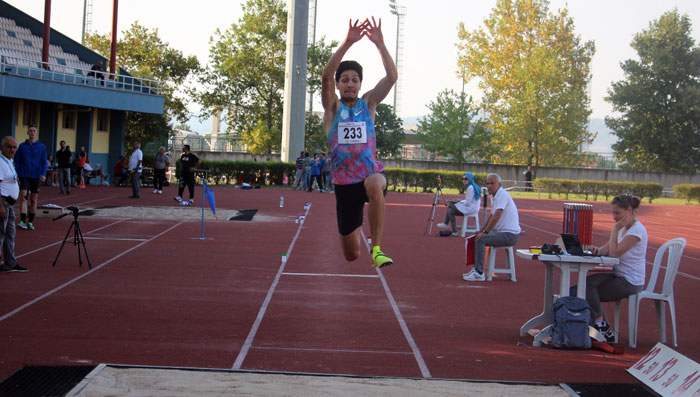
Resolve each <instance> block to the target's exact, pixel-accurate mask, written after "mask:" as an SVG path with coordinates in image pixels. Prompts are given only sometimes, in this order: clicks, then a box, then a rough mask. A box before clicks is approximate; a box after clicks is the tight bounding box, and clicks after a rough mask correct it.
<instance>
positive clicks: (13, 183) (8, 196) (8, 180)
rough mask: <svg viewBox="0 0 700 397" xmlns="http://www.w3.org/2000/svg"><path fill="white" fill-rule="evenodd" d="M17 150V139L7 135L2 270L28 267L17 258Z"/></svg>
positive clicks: (0, 161)
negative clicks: (21, 264) (13, 160)
mask: <svg viewBox="0 0 700 397" xmlns="http://www.w3.org/2000/svg"><path fill="white" fill-rule="evenodd" d="M16 152H17V140H16V139H15V138H13V137H11V136H6V137H5V138H3V140H2V155H0V195H1V196H2V204H0V245H1V246H2V259H3V264H2V265H0V272H2V273H9V272H26V271H28V269H27V268H26V267H23V266H20V264H19V263H17V258H15V234H16V231H17V230H16V229H15V208H14V204H15V201H16V200H17V198H18V197H19V184H18V183H17V172H16V171H15V166H14V164H13V163H12V158H13V157H15V153H16Z"/></svg>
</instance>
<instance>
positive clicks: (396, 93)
mask: <svg viewBox="0 0 700 397" xmlns="http://www.w3.org/2000/svg"><path fill="white" fill-rule="evenodd" d="M396 10H397V12H396V68H397V70H398V67H399V41H400V39H399V33H400V28H401V13H400V12H398V7H397V8H396ZM398 97H399V90H398V89H397V87H396V86H394V114H396V113H397V111H398V110H397V109H396V101H397V98H398Z"/></svg>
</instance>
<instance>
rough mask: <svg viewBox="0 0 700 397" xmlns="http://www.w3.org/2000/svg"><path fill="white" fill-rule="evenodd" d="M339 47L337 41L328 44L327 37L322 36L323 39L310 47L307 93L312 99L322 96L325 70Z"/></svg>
mask: <svg viewBox="0 0 700 397" xmlns="http://www.w3.org/2000/svg"><path fill="white" fill-rule="evenodd" d="M337 46H338V42H337V41H335V40H332V41H331V42H330V43H328V44H326V37H325V36H321V39H319V40H318V41H317V42H316V43H314V44H313V45H310V46H309V50H308V57H307V63H306V68H307V71H306V85H307V87H306V88H307V90H306V91H307V93H308V94H309V96H310V97H313V96H314V95H320V93H321V75H322V74H323V68H324V67H325V66H326V64H327V63H328V60H329V59H331V56H333V53H334V52H335V51H334V48H335V47H337Z"/></svg>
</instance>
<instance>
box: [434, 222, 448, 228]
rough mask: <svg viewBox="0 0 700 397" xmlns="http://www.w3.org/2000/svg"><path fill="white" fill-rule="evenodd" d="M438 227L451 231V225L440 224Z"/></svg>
mask: <svg viewBox="0 0 700 397" xmlns="http://www.w3.org/2000/svg"><path fill="white" fill-rule="evenodd" d="M437 227H439V228H440V229H449V228H450V225H448V224H447V223H438V224H437Z"/></svg>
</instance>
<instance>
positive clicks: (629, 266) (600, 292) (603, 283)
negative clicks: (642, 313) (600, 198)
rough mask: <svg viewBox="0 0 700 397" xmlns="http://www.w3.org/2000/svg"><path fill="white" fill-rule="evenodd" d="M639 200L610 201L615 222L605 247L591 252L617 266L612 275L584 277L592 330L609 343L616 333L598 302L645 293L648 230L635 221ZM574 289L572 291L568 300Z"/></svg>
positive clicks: (621, 199) (574, 293)
mask: <svg viewBox="0 0 700 397" xmlns="http://www.w3.org/2000/svg"><path fill="white" fill-rule="evenodd" d="M639 204H640V200H639V199H638V198H637V197H633V196H630V195H626V194H624V195H621V196H617V197H615V198H614V199H613V200H612V215H613V219H614V220H615V226H613V228H612V231H611V232H610V238H609V239H608V243H607V244H605V245H604V246H602V247H600V248H598V247H594V248H593V253H594V254H596V255H604V256H610V257H613V258H617V259H618V261H619V263H618V264H617V265H615V266H614V267H613V271H612V272H601V273H595V274H592V275H590V276H588V277H586V301H588V305H589V306H590V307H591V316H592V317H593V321H594V323H593V326H594V327H596V328H597V329H598V331H600V333H601V334H603V336H604V337H605V339H607V340H608V342H612V341H614V340H615V333H614V332H613V330H612V329H610V325H609V324H608V323H607V321H605V319H604V317H603V308H602V306H601V304H600V302H613V301H617V300H620V299H622V298H626V297H628V296H630V295H633V294H636V293H638V292H640V291H641V290H643V289H644V281H645V278H646V266H647V258H646V253H647V241H648V237H647V229H646V228H645V227H644V225H642V223H641V222H640V221H639V220H637V209H638V208H639ZM576 291H577V288H576V286H574V287H572V288H571V290H570V292H571V296H576Z"/></svg>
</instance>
